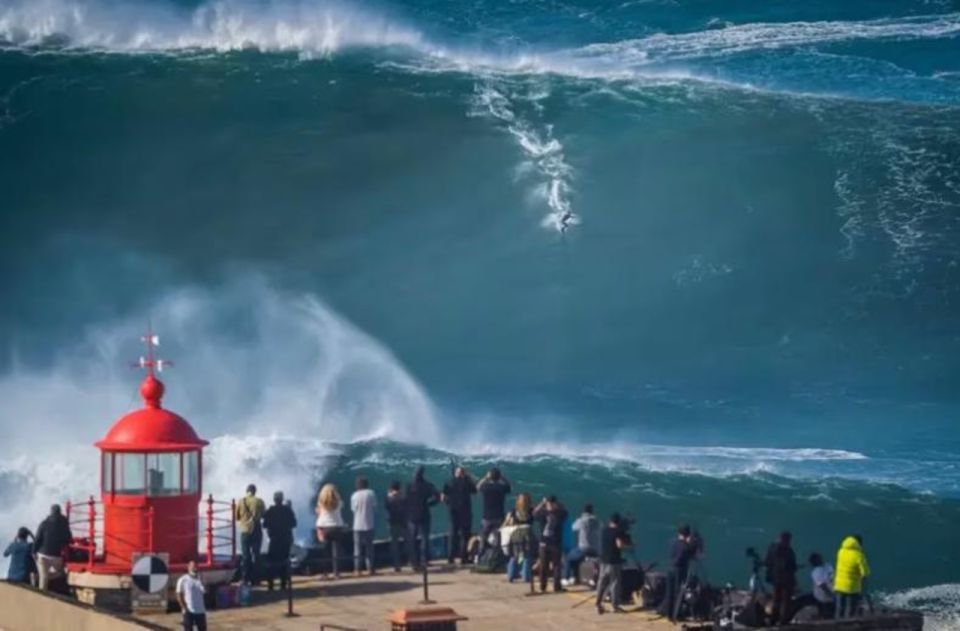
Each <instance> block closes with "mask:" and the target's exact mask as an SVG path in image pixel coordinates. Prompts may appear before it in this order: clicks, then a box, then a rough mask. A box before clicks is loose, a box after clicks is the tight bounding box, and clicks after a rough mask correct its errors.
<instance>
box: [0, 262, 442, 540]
mask: <svg viewBox="0 0 960 631" xmlns="http://www.w3.org/2000/svg"><path fill="white" fill-rule="evenodd" d="M148 317H150V318H152V319H153V321H154V322H155V323H157V325H158V327H159V328H160V329H162V334H163V337H162V341H163V342H164V346H163V348H162V350H163V353H164V355H165V356H167V357H170V358H173V357H175V358H176V359H177V367H176V369H175V371H170V372H165V373H164V376H163V378H164V379H165V380H166V381H167V386H168V387H167V396H166V397H165V399H164V404H165V405H166V406H168V407H170V408H171V409H173V410H175V411H177V412H179V413H181V414H183V415H184V416H185V417H186V418H187V419H189V420H190V421H191V423H192V424H193V425H194V427H195V428H196V429H197V431H198V433H199V434H200V435H202V436H204V437H206V438H208V439H211V445H210V447H209V450H208V454H209V458H208V464H209V470H208V471H207V472H206V473H205V476H204V480H205V491H208V492H212V493H213V494H215V495H216V496H221V497H230V496H233V495H236V494H237V493H239V490H240V487H242V486H243V485H244V484H246V483H247V482H255V483H257V484H258V485H260V486H261V487H262V488H264V489H270V490H273V489H284V490H285V491H286V492H287V493H288V495H290V496H292V497H293V498H294V501H297V502H302V501H305V500H306V498H307V497H308V495H309V494H310V493H311V492H312V489H313V487H312V485H313V482H314V480H315V479H317V477H318V476H320V475H322V474H323V471H324V470H325V463H326V462H327V458H329V457H332V456H335V455H336V453H337V451H336V448H335V447H333V446H331V445H332V444H333V443H336V442H338V441H353V440H358V439H371V438H377V437H385V438H386V437H389V438H393V439H398V440H401V439H402V440H406V441H410V442H434V441H436V440H437V436H438V431H437V427H436V423H435V419H434V412H433V406H432V404H431V403H430V401H429V399H428V398H427V397H426V395H425V394H424V393H423V391H422V390H421V388H420V387H419V385H418V384H417V383H416V381H415V380H414V379H413V378H412V377H410V375H408V374H407V373H406V371H405V370H404V369H403V368H402V367H401V366H400V364H399V363H398V362H397V361H396V359H395V358H393V356H392V355H391V354H390V353H389V351H387V350H386V349H384V348H383V347H382V346H381V345H380V344H378V343H377V342H376V341H374V340H372V339H371V338H369V337H368V336H367V335H365V334H364V333H362V332H361V331H359V330H357V329H356V328H355V327H353V326H352V325H351V324H349V323H348V322H346V321H345V320H343V319H342V318H340V317H339V316H338V315H337V314H335V313H334V312H333V311H331V310H330V309H329V308H328V307H326V306H325V305H324V304H323V303H321V302H320V301H319V300H317V299H315V298H312V297H308V296H290V295H286V294H282V293H279V292H276V291H274V290H272V289H270V288H269V287H268V286H267V285H266V284H265V283H263V282H262V281H261V280H259V279H256V278H255V279H252V280H251V279H244V281H243V282H238V283H236V284H233V285H231V286H229V287H226V288H225V289H223V290H221V291H216V292H201V291H199V290H195V289H184V290H180V291H175V292H171V293H170V294H168V295H166V296H165V297H163V298H161V299H160V300H159V301H158V302H157V303H156V304H154V305H152V307H151V308H150V309H149V312H148V313H142V314H140V315H138V316H136V317H130V318H128V319H125V320H123V321H120V322H113V323H109V324H106V325H101V326H98V327H96V328H95V329H92V330H90V331H89V333H88V334H87V335H86V336H85V337H84V338H83V339H82V340H80V341H79V342H78V343H77V344H76V346H75V347H74V348H72V349H69V350H66V351H64V352H63V353H62V354H61V355H60V356H59V357H58V358H57V361H56V364H55V365H54V366H52V367H50V368H47V369H44V370H38V369H26V368H22V367H16V366H15V367H14V368H13V369H12V370H11V371H10V372H9V373H7V374H4V375H2V376H0V398H2V399H3V400H4V401H5V405H4V407H5V417H6V418H8V419H11V420H12V422H11V424H8V425H6V426H5V432H4V439H5V442H6V445H7V449H9V450H10V451H11V452H12V453H16V454H22V455H21V456H18V457H17V458H14V459H11V460H8V461H6V462H5V463H3V464H0V499H3V500H4V502H3V505H4V506H6V507H14V506H15V507H16V510H15V511H14V510H10V509H7V510H4V511H3V512H0V532H12V531H13V530H14V529H15V528H16V527H18V526H20V525H28V526H29V527H31V528H32V527H33V526H34V524H21V523H20V521H21V520H22V519H23V516H25V515H29V516H32V517H35V518H37V519H39V517H40V516H42V515H43V514H45V512H46V507H47V506H49V504H50V503H51V502H53V501H63V500H66V499H77V498H83V497H85V496H86V495H87V494H89V493H93V492H95V490H96V488H97V480H96V475H97V462H98V461H97V457H96V451H95V450H94V448H93V447H92V445H91V443H93V442H94V441H95V440H97V439H99V438H100V437H101V436H102V435H103V434H104V433H105V432H106V430H107V428H108V427H109V426H110V425H111V424H112V423H113V421H114V420H115V419H117V418H119V417H120V416H121V415H122V414H123V413H124V412H125V411H127V410H129V409H130V408H132V407H135V406H138V405H139V402H138V401H137V395H136V391H137V390H136V388H137V384H138V381H139V376H138V375H134V374H130V372H129V371H128V370H127V369H126V366H127V365H128V363H129V360H130V359H131V358H132V357H135V353H137V352H138V351H139V349H138V348H137V346H136V340H137V339H138V338H139V335H140V332H141V329H142V327H143V323H144V322H146V321H147V319H148ZM228 323H230V324H232V325H239V326H240V328H241V330H242V331H243V332H242V333H240V334H236V335H234V336H231V335H226V334H224V331H225V330H226V329H227V324H228ZM38 436H42V437H43V438H42V442H43V448H42V449H40V450H38V449H37V448H36V446H37V441H38Z"/></svg>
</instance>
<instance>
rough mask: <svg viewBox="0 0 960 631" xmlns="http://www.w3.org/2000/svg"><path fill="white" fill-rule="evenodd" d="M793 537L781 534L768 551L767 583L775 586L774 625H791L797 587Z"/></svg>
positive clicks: (788, 534) (787, 533)
mask: <svg viewBox="0 0 960 631" xmlns="http://www.w3.org/2000/svg"><path fill="white" fill-rule="evenodd" d="M792 540H793V535H791V534H790V533H789V532H786V531H784V532H781V533H780V538H779V539H778V540H777V541H775V542H773V543H771V544H770V547H769V548H768V549H767V558H766V566H767V582H768V583H770V584H771V585H773V615H772V616H771V618H772V619H771V622H772V624H774V625H778V624H789V623H790V609H791V603H792V601H793V592H794V590H795V589H796V587H797V555H796V554H794V552H793V548H792V547H791V546H790V544H791V542H792Z"/></svg>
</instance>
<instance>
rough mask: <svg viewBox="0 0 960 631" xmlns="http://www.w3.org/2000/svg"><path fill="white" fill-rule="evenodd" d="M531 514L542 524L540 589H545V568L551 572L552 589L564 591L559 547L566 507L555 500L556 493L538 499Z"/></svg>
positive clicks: (543, 590) (561, 540) (561, 543)
mask: <svg viewBox="0 0 960 631" xmlns="http://www.w3.org/2000/svg"><path fill="white" fill-rule="evenodd" d="M533 516H534V517H535V518H537V519H539V520H540V522H541V523H542V524H543V530H542V531H541V533H540V591H541V592H545V591H547V570H548V568H549V570H550V572H551V573H552V574H553V591H555V592H562V591H565V590H564V588H563V585H561V584H560V549H561V546H562V545H563V523H564V522H565V521H566V520H567V509H566V508H564V506H563V504H561V503H560V502H559V501H557V496H556V495H551V496H549V497H545V498H543V499H542V500H540V503H539V504H537V507H536V508H535V509H533Z"/></svg>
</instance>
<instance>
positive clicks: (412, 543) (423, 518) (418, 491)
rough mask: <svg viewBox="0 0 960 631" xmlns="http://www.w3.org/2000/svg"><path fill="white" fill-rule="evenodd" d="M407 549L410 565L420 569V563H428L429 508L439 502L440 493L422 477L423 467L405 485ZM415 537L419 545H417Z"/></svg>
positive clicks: (418, 468) (417, 469)
mask: <svg viewBox="0 0 960 631" xmlns="http://www.w3.org/2000/svg"><path fill="white" fill-rule="evenodd" d="M406 498H407V549H408V551H409V555H410V565H411V566H412V567H413V569H415V570H417V569H420V567H421V565H420V563H421V562H422V563H424V564H428V563H430V508H431V507H432V506H434V505H435V504H436V503H437V502H439V501H440V493H438V492H437V487H435V486H434V485H433V484H432V483H431V482H430V481H429V480H427V478H426V477H425V476H424V470H423V467H422V466H420V467H417V468H416V470H415V471H414V472H413V480H412V481H411V482H410V483H409V484H407V492H406ZM417 537H419V538H420V545H419V546H418V545H417Z"/></svg>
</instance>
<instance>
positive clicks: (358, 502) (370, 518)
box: [350, 476, 377, 576]
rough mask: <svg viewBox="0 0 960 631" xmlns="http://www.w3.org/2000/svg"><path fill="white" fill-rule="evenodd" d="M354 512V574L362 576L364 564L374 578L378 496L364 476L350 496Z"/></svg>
mask: <svg viewBox="0 0 960 631" xmlns="http://www.w3.org/2000/svg"><path fill="white" fill-rule="evenodd" d="M350 510H351V511H353V574H354V576H360V574H361V572H362V571H363V564H364V562H366V564H367V571H369V572H370V575H371V576H373V574H374V570H373V530H374V527H375V525H376V514H377V495H376V494H375V493H374V492H373V490H372V489H371V488H370V483H369V482H368V481H367V479H366V478H365V477H363V476H360V477H359V478H357V490H356V491H354V492H353V495H351V496H350Z"/></svg>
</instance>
